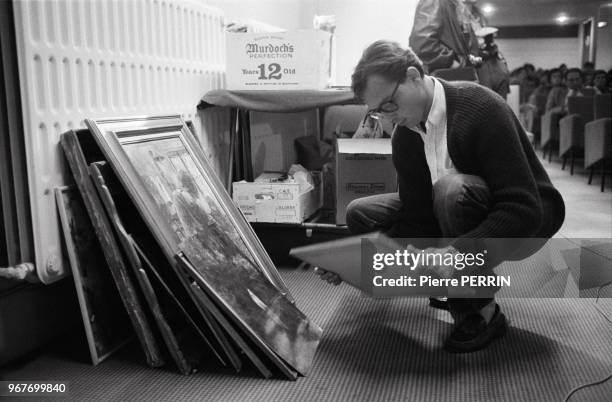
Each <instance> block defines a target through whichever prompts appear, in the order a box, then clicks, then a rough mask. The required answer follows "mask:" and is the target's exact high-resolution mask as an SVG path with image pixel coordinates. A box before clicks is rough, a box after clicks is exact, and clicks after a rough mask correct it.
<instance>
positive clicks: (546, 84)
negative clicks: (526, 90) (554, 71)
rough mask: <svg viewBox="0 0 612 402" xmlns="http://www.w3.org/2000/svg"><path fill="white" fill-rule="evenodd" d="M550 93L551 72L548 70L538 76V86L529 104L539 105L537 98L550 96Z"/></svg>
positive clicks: (530, 97)
mask: <svg viewBox="0 0 612 402" xmlns="http://www.w3.org/2000/svg"><path fill="white" fill-rule="evenodd" d="M549 92H550V72H549V71H548V70H544V71H541V72H540V73H539V75H538V86H537V87H536V89H534V90H533V92H532V93H531V95H530V96H529V100H528V101H527V102H528V103H530V104H532V105H537V102H536V96H548V93H549Z"/></svg>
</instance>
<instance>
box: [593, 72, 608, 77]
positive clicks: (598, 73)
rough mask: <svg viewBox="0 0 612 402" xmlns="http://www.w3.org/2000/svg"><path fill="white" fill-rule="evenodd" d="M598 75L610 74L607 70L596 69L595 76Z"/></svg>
mask: <svg viewBox="0 0 612 402" xmlns="http://www.w3.org/2000/svg"><path fill="white" fill-rule="evenodd" d="M598 75H603V76H606V77H607V76H608V74H607V73H606V70H595V71H593V78H595V77H596V76H598Z"/></svg>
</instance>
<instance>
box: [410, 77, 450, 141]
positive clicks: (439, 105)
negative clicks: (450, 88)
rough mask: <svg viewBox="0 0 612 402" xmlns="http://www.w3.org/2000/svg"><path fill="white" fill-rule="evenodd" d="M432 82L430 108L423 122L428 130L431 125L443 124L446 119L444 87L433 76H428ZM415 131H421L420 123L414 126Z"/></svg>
mask: <svg viewBox="0 0 612 402" xmlns="http://www.w3.org/2000/svg"><path fill="white" fill-rule="evenodd" d="M429 78H430V79H431V80H433V82H434V92H433V100H432V102H431V108H430V109H429V114H428V115H427V121H426V122H425V128H426V129H427V131H430V130H431V128H432V127H436V126H439V125H440V124H443V123H444V121H445V120H446V96H445V95H444V87H443V86H442V84H441V83H440V81H438V80H437V79H436V78H435V77H431V76H430V77H429ZM413 130H415V131H417V132H423V130H422V129H421V127H420V125H418V124H417V125H416V126H415V127H414V129H413Z"/></svg>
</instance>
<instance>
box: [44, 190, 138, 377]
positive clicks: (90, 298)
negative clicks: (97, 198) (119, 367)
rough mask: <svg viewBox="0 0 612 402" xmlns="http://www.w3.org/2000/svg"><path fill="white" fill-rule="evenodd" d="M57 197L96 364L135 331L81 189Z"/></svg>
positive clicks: (84, 323)
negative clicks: (80, 191)
mask: <svg viewBox="0 0 612 402" xmlns="http://www.w3.org/2000/svg"><path fill="white" fill-rule="evenodd" d="M55 198H56V201H57V209H58V212H59V216H60V222H61V225H62V230H63V233H64V240H65V245H66V251H67V254H68V259H69V261H70V267H71V269H72V276H73V279H74V284H75V287H76V293H77V297H78V300H79V305H80V308H81V316H82V319H83V325H84V327H85V334H86V337H87V343H88V345H89V354H90V356H91V361H92V363H93V364H94V365H96V364H98V363H100V362H101V361H103V360H104V359H106V358H107V357H108V356H110V355H111V354H112V353H113V352H114V351H116V350H117V349H118V348H119V347H121V346H122V345H123V344H125V343H126V342H127V341H128V340H130V339H131V338H132V336H133V334H134V333H133V331H132V328H131V326H130V321H129V317H128V316H127V314H126V311H125V308H124V307H123V304H122V302H121V298H120V296H119V293H118V292H117V287H116V286H115V283H114V281H113V278H112V276H111V273H110V271H109V270H108V268H107V266H106V260H105V259H104V254H103V253H102V248H101V247H100V243H99V241H98V239H97V237H96V235H95V233H94V228H93V226H92V224H91V220H90V219H89V216H88V215H87V211H86V210H85V205H84V204H83V200H82V198H81V196H80V194H79V192H78V190H77V189H76V188H75V187H63V188H56V189H55Z"/></svg>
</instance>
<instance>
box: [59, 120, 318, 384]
mask: <svg viewBox="0 0 612 402" xmlns="http://www.w3.org/2000/svg"><path fill="white" fill-rule="evenodd" d="M86 124H87V127H88V130H80V131H70V132H67V133H65V134H64V135H63V136H62V146H63V148H64V153H65V155H66V157H67V159H68V164H69V166H70V168H71V170H72V172H73V176H74V178H75V181H76V183H77V187H78V190H79V192H80V194H81V196H82V199H83V201H84V206H85V209H86V210H87V212H88V216H89V218H90V220H91V224H93V227H94V229H95V233H96V237H97V239H98V241H99V243H100V244H101V251H99V252H100V253H102V254H103V255H104V257H105V260H106V263H107V265H108V267H109V268H110V272H111V274H112V277H113V279H114V282H115V285H116V287H117V289H118V294H119V296H120V299H121V300H122V301H123V306H124V308H125V310H126V311H127V317H129V319H130V321H131V323H132V326H133V327H134V329H135V332H136V335H137V338H138V339H139V341H140V344H141V346H142V348H143V350H144V351H145V355H146V356H147V360H148V363H149V364H150V365H152V366H157V365H161V364H163V361H164V359H169V361H172V362H174V364H175V365H176V367H177V368H178V369H179V371H180V372H182V373H184V374H189V373H192V372H194V371H195V370H197V368H198V367H199V366H200V365H201V364H202V363H203V362H204V361H207V360H210V359H215V360H217V361H218V362H219V363H220V364H224V365H229V366H231V367H233V368H234V369H235V370H236V371H240V370H241V369H242V368H243V365H244V363H247V362H248V363H250V364H251V365H252V367H254V368H256V369H257V371H258V372H259V373H260V374H261V375H262V376H264V377H266V378H268V377H271V376H273V375H282V376H284V377H285V378H289V379H296V378H297V376H298V375H306V374H307V373H308V370H309V369H310V367H311V366H312V362H313V359H314V354H315V351H316V349H317V346H318V344H319V341H320V339H321V334H322V331H321V329H320V328H319V327H318V326H317V325H316V324H314V323H313V322H312V321H310V320H309V319H308V317H306V316H305V315H304V314H303V313H302V312H301V311H300V310H299V309H298V308H297V307H296V305H295V300H294V299H293V297H292V296H291V294H290V293H289V291H288V289H287V287H286V285H285V283H284V282H283V280H282V277H281V276H280V275H279V273H278V271H277V270H276V267H275V266H274V264H273V263H272V261H271V260H270V258H269V256H268V254H267V253H266V251H265V250H264V249H263V247H262V245H261V243H260V242H259V240H258V239H257V237H256V236H255V234H254V232H253V230H252V229H251V227H250V225H249V224H248V222H247V221H246V219H245V218H244V217H243V216H242V214H241V213H240V212H239V210H238V209H237V208H236V207H235V205H234V204H233V203H232V201H231V198H230V197H229V195H228V194H227V192H226V191H225V189H224V187H223V185H222V183H221V182H220V180H219V179H218V178H217V176H216V175H215V173H214V172H213V170H212V168H211V167H210V164H209V162H208V160H207V158H206V156H205V155H204V153H203V152H202V150H201V149H200V146H199V145H198V143H197V142H196V141H195V139H194V137H193V135H192V134H191V132H190V130H189V128H188V127H187V126H186V125H185V123H184V122H183V120H182V119H181V118H180V116H160V117H146V118H145V117H139V118H126V119H105V120H86ZM62 191H66V190H58V194H62ZM58 197H59V195H58ZM59 201H60V198H58V205H62V204H61V203H60V202H59ZM69 233H70V232H69V231H68V234H69ZM72 248H79V247H78V246H75V245H72ZM69 254H70V252H69ZM72 260H75V261H76V260H77V259H76V258H74V259H72V258H71V263H72ZM74 264H77V263H76V262H75V263H74ZM73 270H74V268H73ZM82 304H83V303H82ZM85 315H86V313H85V312H84V317H85ZM92 356H93V355H92Z"/></svg>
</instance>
